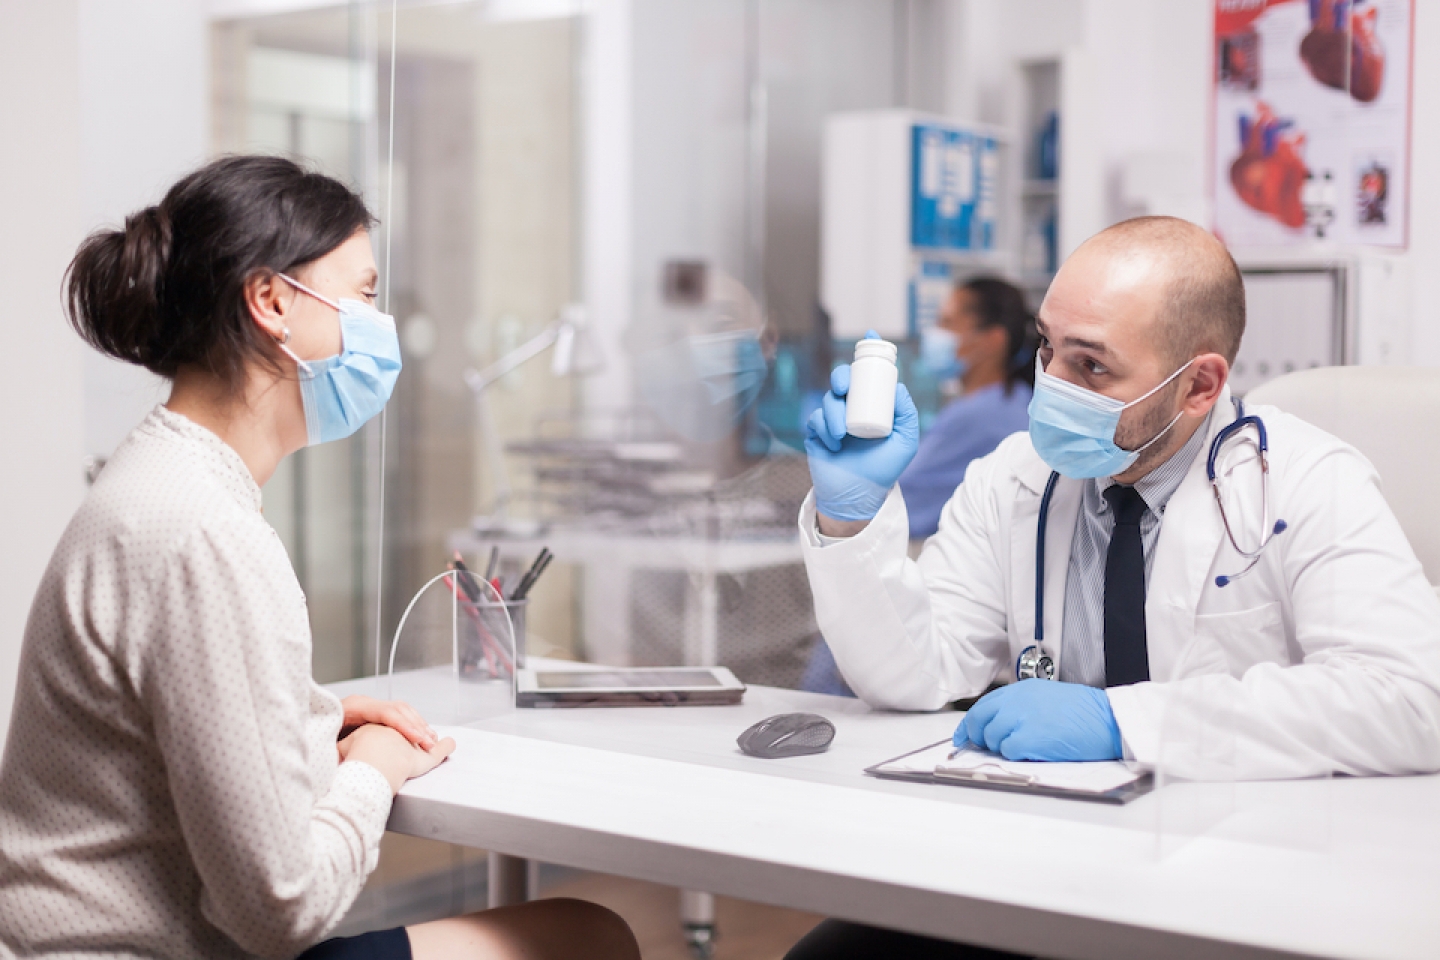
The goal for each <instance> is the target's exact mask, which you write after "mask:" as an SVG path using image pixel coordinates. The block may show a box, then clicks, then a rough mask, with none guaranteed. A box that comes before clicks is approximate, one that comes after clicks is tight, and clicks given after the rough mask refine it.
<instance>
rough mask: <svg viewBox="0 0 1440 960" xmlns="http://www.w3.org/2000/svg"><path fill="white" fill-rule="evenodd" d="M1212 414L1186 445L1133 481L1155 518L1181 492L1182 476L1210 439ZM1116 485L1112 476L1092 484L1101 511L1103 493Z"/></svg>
mask: <svg viewBox="0 0 1440 960" xmlns="http://www.w3.org/2000/svg"><path fill="white" fill-rule="evenodd" d="M1214 415H1215V410H1214V407H1212V408H1211V410H1210V413H1208V414H1206V415H1205V422H1204V423H1202V424H1200V426H1199V428H1198V429H1197V430H1196V431H1195V432H1194V433H1193V434H1191V436H1190V439H1189V440H1186V441H1185V446H1183V447H1181V448H1180V449H1179V450H1176V451H1175V452H1174V453H1172V454H1171V455H1170V457H1169V459H1167V460H1166V461H1165V462H1164V463H1162V464H1160V466H1158V467H1156V468H1155V469H1154V470H1151V471H1150V472H1149V473H1147V474H1145V476H1143V477H1141V478H1140V479H1139V480H1136V481H1135V490H1136V492H1137V493H1139V494H1140V497H1141V499H1143V500H1144V501H1145V506H1147V507H1149V508H1150V512H1151V513H1153V514H1155V516H1157V517H1158V516H1160V515H1162V514H1163V513H1164V512H1165V504H1166V503H1168V502H1169V501H1170V497H1171V496H1172V495H1174V493H1175V491H1176V490H1178V489H1180V483H1181V482H1182V481H1183V480H1184V479H1185V474H1187V473H1189V472H1190V465H1191V464H1192V463H1194V462H1195V457H1196V456H1197V455H1198V454H1199V453H1200V448H1201V447H1202V446H1203V445H1204V444H1205V439H1206V438H1207V437H1208V436H1210V418H1211V417H1212V416H1214ZM1113 486H1115V478H1114V477H1100V478H1098V479H1096V481H1095V491H1096V493H1098V494H1100V498H1099V499H1100V502H1101V503H1102V504H1106V506H1105V507H1104V508H1103V509H1107V510H1108V509H1109V505H1108V503H1107V502H1106V500H1105V491H1106V490H1108V489H1110V488H1111V487H1113Z"/></svg>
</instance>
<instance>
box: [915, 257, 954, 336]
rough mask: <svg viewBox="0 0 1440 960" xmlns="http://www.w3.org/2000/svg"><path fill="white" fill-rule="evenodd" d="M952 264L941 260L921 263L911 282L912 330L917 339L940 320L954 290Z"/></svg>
mask: <svg viewBox="0 0 1440 960" xmlns="http://www.w3.org/2000/svg"><path fill="white" fill-rule="evenodd" d="M954 284H955V281H954V279H953V278H952V276H951V272H950V264H948V263H945V262H944V261H940V260H924V261H921V262H920V264H919V266H918V269H917V270H916V273H915V276H914V277H912V278H911V280H910V330H909V335H910V336H911V337H917V336H919V335H920V332H921V331H923V330H925V329H926V328H928V327H933V326H935V324H936V323H937V322H938V321H939V319H940V311H941V310H943V309H944V308H945V301H946V299H948V298H949V296H950V291H951V290H952V289H954Z"/></svg>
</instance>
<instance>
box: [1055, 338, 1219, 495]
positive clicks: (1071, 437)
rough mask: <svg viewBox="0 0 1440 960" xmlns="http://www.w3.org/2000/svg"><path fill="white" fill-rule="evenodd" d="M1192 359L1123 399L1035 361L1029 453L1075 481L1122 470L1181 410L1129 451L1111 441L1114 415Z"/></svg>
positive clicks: (1172, 376)
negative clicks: (1061, 375) (1053, 372)
mask: <svg viewBox="0 0 1440 960" xmlns="http://www.w3.org/2000/svg"><path fill="white" fill-rule="evenodd" d="M1194 362H1195V360H1194V358H1191V359H1190V360H1187V361H1186V362H1185V365H1184V366H1182V367H1181V368H1180V369H1179V370H1176V371H1175V372H1174V373H1172V374H1170V376H1168V377H1166V378H1165V379H1164V380H1162V381H1160V383H1159V384H1158V385H1156V386H1155V387H1154V388H1152V389H1151V390H1148V391H1146V393H1145V394H1144V395H1143V396H1139V397H1136V398H1135V399H1134V400H1131V401H1130V402H1129V403H1125V402H1124V401H1121V400H1116V399H1115V398H1113V397H1107V396H1105V395H1104V394H1100V393H1096V392H1095V391H1093V390H1086V389H1085V388H1084V387H1081V386H1078V385H1076V384H1073V383H1071V382H1070V381H1068V380H1061V379H1060V378H1059V377H1055V376H1051V375H1050V374H1048V373H1046V372H1045V371H1044V369H1043V368H1042V367H1041V366H1040V365H1039V362H1038V360H1037V362H1036V367H1035V395H1034V396H1033V397H1031V398H1030V442H1031V443H1033V444H1034V445H1035V452H1036V453H1038V454H1040V459H1042V460H1044V461H1045V462H1046V463H1047V464H1049V465H1050V469H1051V470H1054V471H1055V472H1056V473H1059V474H1060V475H1062V476H1066V477H1071V478H1073V479H1076V480H1084V479H1090V478H1092V477H1113V476H1115V475H1116V474H1120V473H1124V472H1125V471H1126V470H1129V469H1130V467H1131V466H1132V465H1133V464H1134V463H1135V461H1136V460H1137V459H1138V458H1139V456H1140V454H1141V453H1143V452H1145V450H1146V449H1147V448H1148V447H1149V446H1150V445H1151V444H1153V443H1155V442H1157V441H1158V440H1159V439H1160V438H1161V437H1163V436H1165V434H1167V433H1169V432H1170V428H1171V427H1173V426H1175V424H1177V423H1179V422H1180V417H1181V416H1183V415H1184V411H1183V410H1182V411H1180V413H1177V414H1175V418H1174V419H1173V420H1171V421H1170V423H1169V424H1168V425H1167V426H1166V427H1165V429H1163V430H1161V431H1160V432H1159V433H1157V434H1155V436H1153V437H1151V438H1150V439H1149V440H1147V441H1145V443H1143V444H1141V445H1140V446H1139V447H1137V448H1136V449H1134V450H1126V449H1124V448H1122V447H1120V446H1119V445H1118V444H1116V443H1115V430H1116V428H1118V427H1119V425H1120V414H1121V413H1123V412H1124V411H1125V410H1127V409H1129V408H1130V407H1133V406H1135V405H1136V404H1139V403H1143V402H1144V401H1146V400H1148V399H1150V397H1152V396H1154V395H1155V393H1156V392H1157V391H1159V390H1160V389H1161V388H1162V387H1164V386H1165V385H1166V384H1168V383H1169V382H1170V381H1172V380H1174V379H1175V378H1176V377H1178V376H1180V374H1182V373H1184V372H1185V369H1186V368H1187V367H1189V366H1190V364H1192V363H1194Z"/></svg>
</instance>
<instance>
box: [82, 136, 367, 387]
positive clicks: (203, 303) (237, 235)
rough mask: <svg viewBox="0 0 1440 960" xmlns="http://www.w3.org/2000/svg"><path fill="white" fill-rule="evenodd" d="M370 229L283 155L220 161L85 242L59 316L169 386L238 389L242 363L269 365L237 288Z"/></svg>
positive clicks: (355, 205)
mask: <svg viewBox="0 0 1440 960" xmlns="http://www.w3.org/2000/svg"><path fill="white" fill-rule="evenodd" d="M373 222H374V218H373V217H372V216H371V215H370V211H369V210H367V209H366V207H365V201H364V200H363V199H361V197H360V196H359V195H358V194H356V193H355V192H354V191H353V190H351V189H350V188H349V187H347V186H345V185H344V184H343V183H340V182H339V181H338V180H334V179H331V178H330V177H327V176H324V175H322V174H319V173H310V172H307V171H306V170H304V169H303V168H301V167H300V166H298V165H297V164H295V163H293V162H291V161H289V160H286V159H283V158H281V157H260V156H235V157H223V158H221V159H219V160H215V161H213V162H211V163H209V164H206V165H205V166H204V167H201V168H200V169H199V170H197V171H195V172H194V173H192V174H190V175H189V176H187V177H185V178H184V179H183V180H181V181H180V182H179V183H177V184H175V185H174V186H173V187H171V188H170V190H169V192H168V193H166V194H165V198H164V199H163V200H161V201H160V203H159V204H158V205H156V206H153V207H146V208H145V209H144V210H141V211H139V212H138V213H134V214H131V215H130V216H129V217H126V218H125V226H124V228H123V229H120V230H100V231H97V232H95V233H93V234H91V235H90V236H89V237H88V238H87V239H86V240H85V242H84V243H82V244H81V245H80V249H79V251H78V252H77V253H76V254H75V259H74V260H72V261H71V262H70V268H69V270H67V271H66V275H65V286H66V290H65V295H66V299H65V305H66V313H67V315H68V317H69V320H70V324H71V326H73V327H74V328H75V329H76V331H78V332H79V334H80V336H82V337H83V338H84V339H85V341H86V342H87V343H89V344H90V345H91V346H93V347H95V349H97V350H99V351H101V352H102V353H106V354H109V355H110V356H112V357H115V358H117V359H120V360H125V361H127V362H129V363H134V364H138V365H140V366H142V367H144V368H145V369H147V370H150V371H151V372H153V373H156V374H159V375H160V376H162V377H167V378H173V377H174V376H175V374H176V373H177V372H178V371H179V370H180V368H181V367H187V366H193V367H197V368H199V369H202V370H204V371H206V372H207V373H210V374H212V375H214V376H215V377H217V378H219V379H220V381H221V382H222V383H224V384H225V386H226V387H227V388H228V389H230V390H231V391H238V390H239V388H240V387H241V385H242V384H243V382H244V379H245V370H246V367H247V365H248V364H249V363H251V362H254V361H259V362H262V363H267V364H270V365H275V364H276V358H275V344H274V343H273V341H272V340H271V338H270V337H269V336H267V335H266V334H265V332H264V331H263V330H261V329H260V328H259V327H258V326H257V325H256V324H255V322H254V321H253V320H252V319H251V317H250V311H249V308H248V307H247V306H246V303H245V285H246V283H248V282H249V281H250V279H251V278H252V277H255V276H257V275H260V276H263V275H267V274H273V273H286V272H290V271H293V270H295V269H296V268H298V267H303V266H304V265H305V264H308V263H310V262H312V261H314V260H317V259H319V258H320V257H323V256H325V255H326V254H327V253H329V252H330V251H332V250H334V249H335V248H336V247H338V246H340V245H341V244H343V243H344V242H345V241H346V240H348V239H350V237H352V236H354V234H355V232H356V231H357V230H362V229H368V228H369V227H370V225H371V224H372V223H373ZM277 369H278V366H277Z"/></svg>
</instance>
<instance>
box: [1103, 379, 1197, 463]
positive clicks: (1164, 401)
mask: <svg viewBox="0 0 1440 960" xmlns="http://www.w3.org/2000/svg"><path fill="white" fill-rule="evenodd" d="M1182 379H1183V378H1181V377H1177V378H1176V379H1175V380H1173V381H1171V382H1170V384H1169V385H1168V386H1166V387H1165V389H1163V390H1161V391H1160V392H1159V393H1157V394H1156V395H1155V396H1153V397H1150V398H1149V399H1148V400H1146V401H1145V403H1144V404H1142V405H1141V411H1142V412H1141V416H1140V421H1139V422H1138V423H1134V424H1131V425H1127V424H1126V423H1125V418H1124V415H1121V418H1120V424H1119V428H1118V429H1117V430H1116V431H1115V445H1116V446H1117V447H1119V448H1120V449H1122V450H1136V449H1138V448H1140V447H1143V446H1144V445H1145V444H1146V443H1147V442H1148V441H1149V440H1151V439H1152V438H1153V437H1154V436H1155V435H1156V434H1158V433H1159V432H1160V431H1161V430H1164V429H1165V427H1166V426H1168V425H1169V423H1170V421H1171V420H1174V419H1175V414H1176V413H1177V412H1178V411H1177V410H1176V409H1175V395H1176V394H1177V393H1178V392H1179V390H1180V382H1181V380H1182ZM1179 429H1180V424H1179V423H1178V422H1177V423H1176V424H1175V426H1173V427H1171V428H1170V432H1169V433H1167V434H1166V435H1165V436H1164V437H1162V438H1161V439H1159V440H1157V441H1156V442H1155V444H1154V445H1153V446H1151V447H1149V448H1148V449H1147V450H1146V451H1145V452H1144V453H1142V454H1140V456H1139V457H1138V458H1137V459H1136V461H1135V463H1134V464H1132V465H1131V467H1130V469H1129V470H1126V471H1125V472H1126V473H1131V472H1132V471H1139V476H1142V477H1143V476H1145V475H1146V474H1148V473H1149V472H1150V471H1151V470H1153V469H1155V468H1156V467H1158V466H1160V464H1162V463H1164V462H1165V461H1166V460H1169V459H1170V457H1171V455H1172V454H1174V453H1175V451H1176V450H1179V449H1180V447H1181V446H1182V444H1181V443H1178V442H1176V437H1177V436H1178V434H1177V432H1176V431H1178V430H1179Z"/></svg>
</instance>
